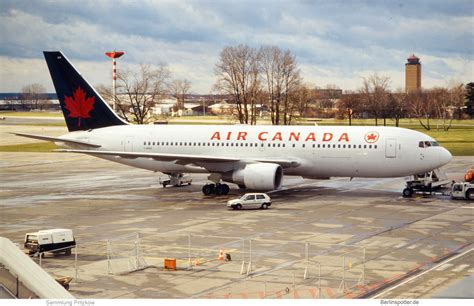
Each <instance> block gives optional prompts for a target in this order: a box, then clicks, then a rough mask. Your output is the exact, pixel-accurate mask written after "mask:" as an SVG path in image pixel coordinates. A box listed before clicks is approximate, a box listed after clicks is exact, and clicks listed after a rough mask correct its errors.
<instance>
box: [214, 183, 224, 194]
mask: <svg viewBox="0 0 474 306" xmlns="http://www.w3.org/2000/svg"><path fill="white" fill-rule="evenodd" d="M223 194H225V188H224V185H221V184H219V185H217V186H216V195H218V196H220V195H223Z"/></svg>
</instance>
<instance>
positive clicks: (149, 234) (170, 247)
mask: <svg viewBox="0 0 474 306" xmlns="http://www.w3.org/2000/svg"><path fill="white" fill-rule="evenodd" d="M0 156H1V163H0V169H1V179H0V180H1V181H0V183H1V186H2V189H1V193H0V205H1V210H2V214H1V224H0V235H2V236H5V237H7V238H10V239H11V240H13V241H14V242H17V243H20V244H21V242H22V240H23V237H24V234H25V233H26V232H31V231H36V230H39V229H48V228H71V229H73V230H74V233H75V235H76V239H77V241H78V246H79V247H78V262H77V266H78V270H77V273H78V274H76V270H75V268H74V265H75V264H74V256H70V257H66V256H56V257H52V256H50V255H47V256H46V258H44V259H42V266H43V267H44V268H45V269H46V270H47V271H48V272H50V273H51V274H53V275H56V276H72V277H76V276H78V277H79V279H78V282H74V283H72V284H71V289H70V292H71V293H72V294H73V295H74V296H76V297H78V298H225V297H230V298H246V297H249V298H261V297H267V298H278V297H282V298H295V297H296V298H298V297H299V298H313V297H317V296H318V295H320V296H321V297H325V298H340V297H346V298H350V297H357V296H361V295H363V294H364V293H367V292H369V291H372V290H373V291H374V292H375V291H376V290H377V289H379V288H380V289H381V288H382V287H384V286H387V285H390V284H391V283H392V282H396V281H397V282H398V280H402V279H403V278H405V277H407V276H408V275H413V273H416V272H418V270H420V271H421V270H423V269H428V268H429V267H431V266H433V265H434V264H435V263H434V262H436V261H440V260H441V261H442V260H444V259H443V258H445V257H446V258H449V257H450V256H454V255H456V254H458V253H462V252H464V251H466V250H468V249H470V248H472V242H473V235H472V233H473V208H474V205H473V204H472V202H471V203H470V202H467V201H453V200H450V199H449V198H447V197H415V198H412V199H404V198H402V197H401V196H400V191H401V189H402V187H403V179H400V178H397V179H382V180H372V179H354V180H353V181H349V179H347V178H338V179H334V180H330V181H313V180H303V179H298V178H288V179H287V180H286V187H285V189H284V190H281V191H279V192H275V193H271V196H272V198H273V200H274V204H273V205H272V207H271V208H270V209H268V210H242V211H232V210H228V209H227V208H226V207H225V203H226V201H227V200H228V199H230V198H233V197H236V196H239V195H240V194H241V193H242V191H240V190H238V189H235V188H234V189H233V190H232V191H231V194H229V195H228V196H222V197H206V196H203V195H202V193H201V191H200V189H201V187H202V185H203V184H204V183H205V182H206V177H205V175H193V180H194V181H193V184H192V185H191V186H185V187H179V188H173V187H168V188H162V187H161V186H160V185H159V184H158V176H159V174H155V173H152V172H148V171H145V170H140V169H134V168H129V167H126V166H123V165H119V164H114V163H111V162H108V161H104V160H101V159H97V158H93V157H89V156H84V155H75V154H64V153H42V154H41V153H0ZM471 164H472V158H471V157H464V158H463V157H457V158H455V159H454V160H453V161H452V162H451V163H450V164H449V165H447V166H446V167H445V168H446V169H445V170H446V171H447V174H448V176H449V177H450V178H453V179H454V178H455V179H459V177H460V176H462V174H463V171H464V170H465V169H466V168H467V167H468V166H470V165H471ZM233 187H235V186H233ZM136 233H138V235H139V237H140V252H141V254H140V256H141V257H140V258H143V260H144V261H145V262H146V264H148V265H152V266H155V267H150V268H148V269H144V270H141V271H136V272H132V273H128V274H120V272H123V271H126V270H127V268H123V267H122V268H120V267H118V268H114V266H113V265H114V264H116V263H115V262H114V259H113V260H112V261H108V260H107V254H109V255H110V254H111V253H110V252H108V251H107V249H108V247H109V248H112V249H113V252H112V253H113V254H114V255H113V256H115V257H117V258H119V257H124V258H125V260H129V261H130V260H132V261H133V259H134V258H135V257H134V255H133V254H129V253H130V252H132V253H133V250H135V249H134V243H135V240H134V237H135V235H136ZM127 235H128V236H127ZM114 239H115V242H114ZM107 240H112V242H109V245H108V244H107ZM250 241H251V242H250ZM250 243H251V244H252V246H251V248H252V251H250V250H249V249H250ZM306 247H307V248H308V251H306V249H305V248H306ZM220 249H223V250H224V251H225V252H226V253H229V254H230V255H231V256H232V261H230V262H225V261H219V260H217V257H218V255H219V254H218V252H219V251H220ZM364 253H365V254H364ZM127 256H128V257H127ZM115 257H114V258H115ZM168 257H172V258H177V259H178V270H177V271H169V270H164V269H163V259H164V258H168ZM250 257H251V258H250ZM127 258H128V259H127ZM35 260H36V261H38V259H37V258H35ZM196 260H198V261H200V262H199V263H197V265H196ZM116 261H117V262H120V260H118V259H117V260H116ZM190 261H191V267H189V266H188V265H189V263H190ZM249 262H250V269H249ZM109 264H110V265H109ZM129 265H130V264H129ZM319 265H321V277H320V275H319ZM342 266H344V267H345V268H344V269H343V268H342ZM114 269H115V271H114ZM120 269H124V270H120ZM248 269H249V270H248ZM417 269H418V270H417ZM119 270H120V271H119ZM443 271H444V272H443ZM241 272H243V273H242V274H241ZM247 272H248V273H247ZM305 273H306V279H305V277H304V276H305ZM473 274H474V269H473V267H472V253H469V254H468V255H467V256H464V257H461V258H459V259H457V260H456V264H455V265H454V264H453V265H452V266H449V267H448V268H445V269H444V270H441V271H437V273H434V274H433V275H431V279H429V281H426V282H425V283H424V284H423V286H424V288H423V290H418V291H416V290H406V291H404V292H399V291H398V294H397V295H396V296H394V295H393V292H389V293H388V294H390V295H388V296H390V297H392V298H395V297H404V298H429V297H430V296H432V295H435V294H436V293H437V292H438V291H439V290H442V289H444V288H445V286H448V285H449V283H451V282H456V281H458V280H460V279H462V278H463V277H466V276H469V275H473ZM381 298H383V296H381Z"/></svg>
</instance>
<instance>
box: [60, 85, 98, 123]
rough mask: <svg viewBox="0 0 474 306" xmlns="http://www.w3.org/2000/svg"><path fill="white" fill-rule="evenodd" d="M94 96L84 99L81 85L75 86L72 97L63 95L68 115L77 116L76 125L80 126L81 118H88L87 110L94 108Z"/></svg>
mask: <svg viewBox="0 0 474 306" xmlns="http://www.w3.org/2000/svg"><path fill="white" fill-rule="evenodd" d="M94 102H95V97H90V98H87V99H86V92H85V91H84V90H82V88H81V87H79V86H78V87H77V88H76V91H74V93H73V98H71V97H68V96H64V104H65V107H66V109H67V110H68V111H69V115H68V117H71V118H78V119H79V121H78V123H77V126H78V127H80V126H81V118H83V119H85V118H90V117H91V116H90V115H89V112H90V111H91V110H93V109H94Z"/></svg>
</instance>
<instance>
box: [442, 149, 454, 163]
mask: <svg viewBox="0 0 474 306" xmlns="http://www.w3.org/2000/svg"><path fill="white" fill-rule="evenodd" d="M441 149H442V150H440V152H439V155H438V159H439V163H440V164H441V165H446V164H447V163H449V162H450V161H451V160H452V159H453V156H452V155H451V153H450V152H449V151H448V150H446V149H445V148H441Z"/></svg>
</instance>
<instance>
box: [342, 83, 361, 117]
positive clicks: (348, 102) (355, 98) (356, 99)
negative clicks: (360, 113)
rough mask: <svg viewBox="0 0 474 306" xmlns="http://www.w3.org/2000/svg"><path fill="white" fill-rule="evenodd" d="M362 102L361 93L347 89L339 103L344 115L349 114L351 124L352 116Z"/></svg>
mask: <svg viewBox="0 0 474 306" xmlns="http://www.w3.org/2000/svg"><path fill="white" fill-rule="evenodd" d="M360 104H361V95H360V94H358V93H356V92H353V91H346V93H345V94H344V95H343V96H342V98H341V99H340V100H339V102H338V103H337V108H338V109H339V110H340V111H342V115H343V117H345V116H347V118H348V119H349V125H352V116H353V115H354V113H355V112H357V110H358V109H359V108H360Z"/></svg>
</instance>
